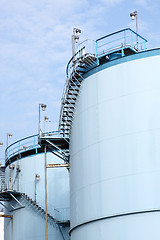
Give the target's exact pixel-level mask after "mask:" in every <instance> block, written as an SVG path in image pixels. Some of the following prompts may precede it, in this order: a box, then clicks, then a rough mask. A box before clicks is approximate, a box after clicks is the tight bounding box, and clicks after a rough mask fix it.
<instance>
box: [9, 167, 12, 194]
mask: <svg viewBox="0 0 160 240" xmlns="http://www.w3.org/2000/svg"><path fill="white" fill-rule="evenodd" d="M11 187H12V179H11V169H10V176H9V189H10V190H11Z"/></svg>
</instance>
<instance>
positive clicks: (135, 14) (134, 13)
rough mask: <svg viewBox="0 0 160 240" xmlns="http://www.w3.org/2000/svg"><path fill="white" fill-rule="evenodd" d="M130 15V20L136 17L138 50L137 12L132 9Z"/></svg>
mask: <svg viewBox="0 0 160 240" xmlns="http://www.w3.org/2000/svg"><path fill="white" fill-rule="evenodd" d="M130 17H131V19H132V20H134V19H135V18H136V33H137V36H136V38H137V50H138V12H137V11H134V12H132V13H130Z"/></svg>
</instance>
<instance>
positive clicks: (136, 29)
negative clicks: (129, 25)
mask: <svg viewBox="0 0 160 240" xmlns="http://www.w3.org/2000/svg"><path fill="white" fill-rule="evenodd" d="M136 33H137V50H138V13H137V14H136Z"/></svg>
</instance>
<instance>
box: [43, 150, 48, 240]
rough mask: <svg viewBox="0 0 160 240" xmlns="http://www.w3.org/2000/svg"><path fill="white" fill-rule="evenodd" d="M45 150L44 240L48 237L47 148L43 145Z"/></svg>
mask: <svg viewBox="0 0 160 240" xmlns="http://www.w3.org/2000/svg"><path fill="white" fill-rule="evenodd" d="M44 152H45V226H46V240H47V239H48V236H47V235H48V232H47V149H46V146H45V147H44Z"/></svg>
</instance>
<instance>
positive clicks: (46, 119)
mask: <svg viewBox="0 0 160 240" xmlns="http://www.w3.org/2000/svg"><path fill="white" fill-rule="evenodd" d="M48 120H49V118H48V117H47V116H44V134H45V132H46V122H48Z"/></svg>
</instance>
